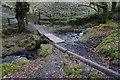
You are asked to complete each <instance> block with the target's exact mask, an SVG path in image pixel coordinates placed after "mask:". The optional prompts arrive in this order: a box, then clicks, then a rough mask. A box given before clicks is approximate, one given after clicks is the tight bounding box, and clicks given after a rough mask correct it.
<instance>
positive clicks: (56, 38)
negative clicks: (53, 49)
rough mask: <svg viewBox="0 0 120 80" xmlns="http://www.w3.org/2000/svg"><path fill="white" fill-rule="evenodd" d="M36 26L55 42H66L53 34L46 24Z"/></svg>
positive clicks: (41, 32)
mask: <svg viewBox="0 0 120 80" xmlns="http://www.w3.org/2000/svg"><path fill="white" fill-rule="evenodd" d="M34 27H35V28H36V30H38V32H39V33H40V34H42V35H44V36H45V37H47V38H48V39H49V40H51V41H52V42H54V43H62V42H65V41H64V40H62V39H60V38H59V37H57V36H55V35H53V34H52V33H51V31H49V30H48V29H47V28H46V26H42V25H34Z"/></svg>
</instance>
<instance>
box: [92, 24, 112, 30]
mask: <svg viewBox="0 0 120 80" xmlns="http://www.w3.org/2000/svg"><path fill="white" fill-rule="evenodd" d="M109 28H113V26H112V25H109V24H100V25H98V26H94V27H93V29H97V30H104V29H109Z"/></svg>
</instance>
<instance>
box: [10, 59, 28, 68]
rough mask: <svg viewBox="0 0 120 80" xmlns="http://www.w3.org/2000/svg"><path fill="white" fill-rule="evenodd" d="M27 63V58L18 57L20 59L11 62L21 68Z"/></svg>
mask: <svg viewBox="0 0 120 80" xmlns="http://www.w3.org/2000/svg"><path fill="white" fill-rule="evenodd" d="M28 62H29V60H28V59H27V58H25V57H20V58H17V59H15V60H13V61H12V64H15V65H20V66H22V65H24V64H26V63H28Z"/></svg>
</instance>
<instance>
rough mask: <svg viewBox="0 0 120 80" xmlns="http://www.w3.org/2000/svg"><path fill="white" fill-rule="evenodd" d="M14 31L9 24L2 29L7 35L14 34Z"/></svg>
mask: <svg viewBox="0 0 120 80" xmlns="http://www.w3.org/2000/svg"><path fill="white" fill-rule="evenodd" d="M13 32H14V31H13V28H12V27H10V26H8V27H6V28H3V30H2V33H3V34H6V35H10V34H12V33H13Z"/></svg>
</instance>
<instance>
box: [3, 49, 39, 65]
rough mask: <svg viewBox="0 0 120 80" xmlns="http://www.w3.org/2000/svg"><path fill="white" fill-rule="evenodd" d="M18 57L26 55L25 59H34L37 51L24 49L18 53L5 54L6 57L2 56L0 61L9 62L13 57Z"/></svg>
mask: <svg viewBox="0 0 120 80" xmlns="http://www.w3.org/2000/svg"><path fill="white" fill-rule="evenodd" d="M19 57H26V58H27V59H30V60H34V59H36V58H37V53H36V52H35V51H29V50H24V51H23V52H21V53H20V54H19V55H16V56H15V55H14V56H7V57H5V58H3V59H2V60H1V63H10V62H12V61H13V60H14V59H17V58H19Z"/></svg>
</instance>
